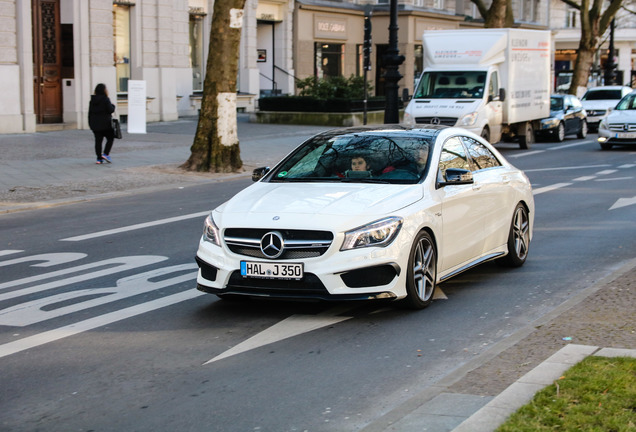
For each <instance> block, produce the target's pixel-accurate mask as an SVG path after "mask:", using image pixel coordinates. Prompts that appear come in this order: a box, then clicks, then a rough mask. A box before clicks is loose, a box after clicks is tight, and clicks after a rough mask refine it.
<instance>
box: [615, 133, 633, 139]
mask: <svg viewBox="0 0 636 432" xmlns="http://www.w3.org/2000/svg"><path fill="white" fill-rule="evenodd" d="M616 138H623V139H634V138H636V133H635V132H632V133H629V132H618V133H617V134H616Z"/></svg>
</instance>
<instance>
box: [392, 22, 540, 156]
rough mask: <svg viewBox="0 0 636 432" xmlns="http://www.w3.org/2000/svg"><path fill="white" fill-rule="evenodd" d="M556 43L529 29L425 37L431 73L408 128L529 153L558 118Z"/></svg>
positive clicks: (418, 91) (410, 108) (409, 113)
mask: <svg viewBox="0 0 636 432" xmlns="http://www.w3.org/2000/svg"><path fill="white" fill-rule="evenodd" d="M550 37H551V36H550V32H549V31H543V30H524V29H474V30H432V31H425V32H424V35H423V37H422V42H423V48H424V72H423V73H422V76H421V77H420V79H419V81H418V84H417V86H416V88H415V92H414V93H413V98H412V99H411V101H410V102H409V104H408V105H407V107H406V110H405V114H404V121H405V123H407V124H411V125H415V124H418V123H424V124H442V125H449V126H459V127H463V128H465V129H468V130H470V131H472V132H474V133H476V134H477V135H481V136H482V137H484V138H486V139H488V140H489V141H490V142H493V143H497V142H499V141H500V140H502V139H504V140H506V141H508V140H513V139H518V141H519V145H520V147H521V148H524V149H525V148H529V147H530V146H531V145H532V143H533V142H534V131H535V130H538V126H539V120H540V119H542V118H546V117H549V115H550V74H551V72H550V58H551V39H550Z"/></svg>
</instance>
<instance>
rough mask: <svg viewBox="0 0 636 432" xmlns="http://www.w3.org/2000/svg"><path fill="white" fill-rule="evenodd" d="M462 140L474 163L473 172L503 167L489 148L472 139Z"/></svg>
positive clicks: (463, 138)
mask: <svg viewBox="0 0 636 432" xmlns="http://www.w3.org/2000/svg"><path fill="white" fill-rule="evenodd" d="M462 140H463V141H464V144H465V145H466V149H468V154H469V155H470V157H471V159H472V161H473V171H477V170H481V169H486V168H493V167H498V166H501V162H499V160H498V159H497V157H496V156H495V155H494V154H493V153H492V152H491V151H490V150H489V149H488V147H486V146H485V145H483V144H482V143H480V142H479V141H475V140H474V139H472V138H468V137H462Z"/></svg>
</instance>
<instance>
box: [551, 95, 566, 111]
mask: <svg viewBox="0 0 636 432" xmlns="http://www.w3.org/2000/svg"><path fill="white" fill-rule="evenodd" d="M561 110H563V98H562V97H551V98H550V111H561Z"/></svg>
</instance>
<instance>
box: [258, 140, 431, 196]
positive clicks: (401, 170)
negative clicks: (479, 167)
mask: <svg viewBox="0 0 636 432" xmlns="http://www.w3.org/2000/svg"><path fill="white" fill-rule="evenodd" d="M432 141H433V137H432V136H431V137H430V138H428V137H423V136H413V135H407V134H396V133H391V132H385V133H383V132H382V131H373V132H370V131H367V132H360V133H349V134H344V135H342V134H339V135H336V136H334V135H330V134H322V135H318V136H316V137H314V138H312V139H310V140H309V141H307V142H305V143H304V144H303V145H302V146H301V147H299V148H298V149H297V150H296V151H295V152H294V153H292V154H291V155H290V156H289V157H288V158H287V159H286V160H285V161H283V163H281V165H280V166H279V167H277V168H276V170H275V172H273V173H272V175H271V176H270V181H272V182H292V181H294V182H298V181H305V182H354V183H391V184H415V183H417V182H418V181H419V180H420V179H421V178H423V177H424V175H425V171H426V167H427V162H428V159H429V154H430V149H431V147H432V145H431V143H432Z"/></svg>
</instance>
